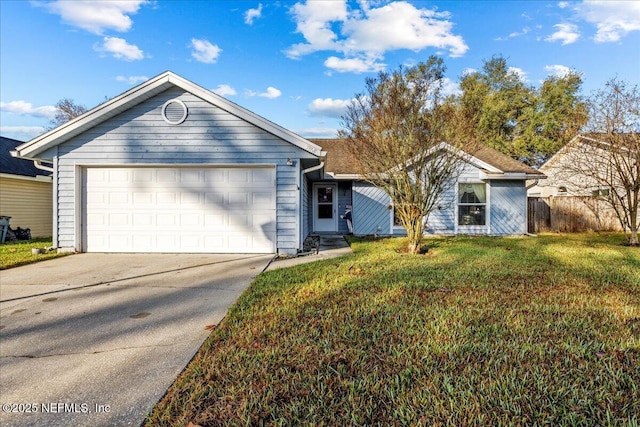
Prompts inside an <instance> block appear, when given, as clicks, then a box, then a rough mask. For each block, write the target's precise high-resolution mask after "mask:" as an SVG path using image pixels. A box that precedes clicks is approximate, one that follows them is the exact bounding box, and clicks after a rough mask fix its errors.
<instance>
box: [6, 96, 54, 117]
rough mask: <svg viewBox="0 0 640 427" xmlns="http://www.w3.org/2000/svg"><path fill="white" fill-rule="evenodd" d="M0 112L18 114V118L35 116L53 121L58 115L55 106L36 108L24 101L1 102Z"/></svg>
mask: <svg viewBox="0 0 640 427" xmlns="http://www.w3.org/2000/svg"><path fill="white" fill-rule="evenodd" d="M0 111H4V112H7V113H12V114H16V115H18V116H33V117H41V118H45V119H53V118H54V117H55V115H56V107H54V106H53V105H45V106H42V107H34V106H33V105H32V104H31V103H30V102H26V101H22V100H20V101H10V102H0Z"/></svg>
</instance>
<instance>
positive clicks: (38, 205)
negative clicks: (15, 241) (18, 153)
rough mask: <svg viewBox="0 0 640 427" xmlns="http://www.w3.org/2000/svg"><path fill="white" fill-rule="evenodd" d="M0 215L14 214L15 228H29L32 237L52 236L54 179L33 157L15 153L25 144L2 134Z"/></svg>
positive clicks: (0, 139) (12, 217) (10, 215)
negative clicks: (39, 166) (19, 155)
mask: <svg viewBox="0 0 640 427" xmlns="http://www.w3.org/2000/svg"><path fill="white" fill-rule="evenodd" d="M0 144H2V145H1V149H0V215H2V216H8V217H11V219H10V220H9V221H10V222H9V225H10V227H11V228H12V229H17V228H18V227H20V228H28V229H30V230H31V237H49V236H51V231H52V225H53V203H52V201H53V179H52V176H51V175H52V174H51V172H50V171H46V170H43V169H38V168H37V167H35V165H34V163H33V162H32V161H29V160H24V159H16V158H14V157H12V156H11V154H10V153H11V151H13V150H14V149H15V148H16V147H17V146H19V145H21V144H24V142H22V141H18V140H15V139H12V138H5V137H0Z"/></svg>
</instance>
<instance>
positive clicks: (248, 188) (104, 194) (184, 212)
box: [82, 166, 276, 253]
mask: <svg viewBox="0 0 640 427" xmlns="http://www.w3.org/2000/svg"><path fill="white" fill-rule="evenodd" d="M82 200H83V204H82V210H83V212H82V217H83V221H82V244H83V251H86V252H167V253H274V252H275V251H276V244H275V242H276V188H275V168H274V167H273V166H271V167H269V166H251V167H241V166H238V167H219V166H218V167H201V166H199V167H87V168H83V169H82Z"/></svg>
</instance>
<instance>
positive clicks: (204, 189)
mask: <svg viewBox="0 0 640 427" xmlns="http://www.w3.org/2000/svg"><path fill="white" fill-rule="evenodd" d="M12 154H13V155H14V156H16V157H20V158H24V159H29V160H30V161H33V160H35V161H38V162H44V166H43V167H46V168H47V169H48V170H51V172H52V173H53V182H54V188H53V190H54V191H53V199H54V204H53V224H54V227H53V230H52V233H53V236H52V242H53V247H55V248H57V250H59V251H63V252H122V253H131V252H140V253H143V252H156V253H237V254H241V253H268V254H274V253H277V254H279V255H283V256H294V255H296V254H297V253H298V251H299V250H300V249H302V244H303V241H304V238H305V237H306V236H307V234H309V233H310V231H311V230H310V226H311V221H309V220H308V217H307V203H308V200H310V199H309V193H308V186H307V185H306V184H307V182H308V180H309V179H310V178H311V176H312V175H313V177H314V179H315V178H319V177H320V176H321V174H323V173H324V172H323V169H322V166H323V165H324V163H323V161H324V157H325V156H326V153H325V152H324V151H322V148H321V147H320V146H318V145H316V144H314V143H312V142H311V141H309V140H307V139H305V138H302V137H301V136H299V135H297V134H295V133H294V132H291V131H290V130H288V129H285V128H283V127H282V126H279V125H277V124H275V123H273V122H271V121H270V120H267V119H265V118H264V117H261V116H259V115H257V114H256V113H254V112H252V111H249V110H247V109H246V108H243V107H241V106H239V105H238V104H235V103H234V102H231V101H229V100H227V99H225V98H223V97H221V96H220V95H218V94H216V93H214V92H212V91H210V90H208V89H206V88H204V87H202V86H198V85H196V84H195V83H193V82H190V81H189V80H186V79H184V78H182V77H180V76H178V75H177V74H174V73H172V72H170V71H167V72H164V73H162V74H160V75H158V76H156V77H153V78H150V79H149V80H147V81H145V82H143V83H141V84H140V85H138V86H136V87H134V88H131V89H129V90H128V91H126V92H124V93H122V94H121V95H119V96H116V97H113V98H111V99H109V100H107V101H105V103H103V104H100V105H98V106H96V107H95V108H93V109H91V110H89V111H87V112H86V113H84V114H82V115H80V116H78V117H76V118H75V119H73V120H70V121H68V122H66V123H64V124H63V125H61V126H59V127H57V128H56V129H52V130H51V131H49V132H45V133H43V134H42V135H39V136H37V137H36V138H34V139H32V140H31V141H29V142H26V143H24V144H22V145H20V146H18V147H16V149H15V151H13V152H12Z"/></svg>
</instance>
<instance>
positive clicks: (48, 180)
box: [0, 173, 53, 184]
mask: <svg viewBox="0 0 640 427" xmlns="http://www.w3.org/2000/svg"><path fill="white" fill-rule="evenodd" d="M0 178H7V179H18V180H20V181H33V182H42V183H43V184H46V183H51V182H53V176H52V175H49V176H45V175H36V176H26V175H14V174H12V173H0Z"/></svg>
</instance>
